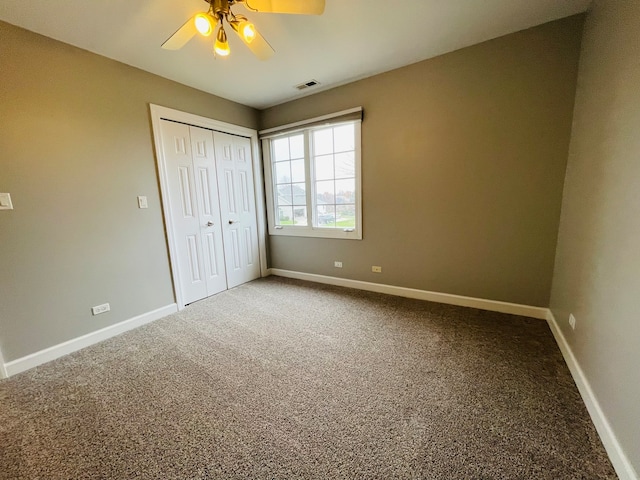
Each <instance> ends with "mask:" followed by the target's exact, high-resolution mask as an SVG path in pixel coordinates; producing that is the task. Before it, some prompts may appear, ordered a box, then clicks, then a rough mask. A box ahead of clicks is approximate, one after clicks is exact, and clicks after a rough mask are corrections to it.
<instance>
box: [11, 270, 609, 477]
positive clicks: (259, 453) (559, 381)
mask: <svg viewBox="0 0 640 480" xmlns="http://www.w3.org/2000/svg"><path fill="white" fill-rule="evenodd" d="M0 460H1V461H0V478H3V479H5V478H7V479H8V478H11V479H36V478H42V479H45V478H46V479H50V478H51V479H58V478H64V479H84V478H91V479H97V478H104V479H128V478H141V479H142V478H143V479H205V478H209V479H213V478H216V479H217V478H220V479H290V478H296V479H297V478H301V479H392V478H398V479H418V478H423V479H507V478H508V479H599V478H616V476H615V473H614V471H613V469H612V467H611V465H610V463H609V461H608V459H607V456H606V454H605V451H604V449H603V447H602V445H601V443H600V440H599V438H598V436H597V434H596V431H595V429H594V427H593V425H592V423H591V421H590V419H589V416H588V414H587V412H586V409H585V407H584V405H583V403H582V402H581V399H580V396H579V394H578V391H577V389H576V387H575V385H574V383H573V380H572V378H571V376H570V374H569V371H568V370H567V367H566V365H565V364H564V362H563V359H562V356H561V354H560V351H559V350H558V348H557V346H556V344H555V343H554V340H553V337H552V335H551V332H550V331H549V329H548V327H547V325H546V323H545V322H544V321H541V320H534V319H530V318H524V317H517V316H511V315H504V314H497V313H491V312H484V311H480V310H475V309H468V308H461V307H453V306H447V305H440V304H435V303H429V302H422V301H417V300H409V299H404V298H397V297H391V296H385V295H379V294H372V293H367V292H360V291H356V290H349V289H340V288H335V287H328V286H322V285H317V284H312V283H305V282H300V281H293V280H286V279H281V278H277V277H270V278H268V279H262V280H258V281H255V282H252V283H249V284H245V285H242V286H240V287H238V288H235V289H233V290H230V291H227V292H223V293H221V294H219V295H216V296H214V297H211V298H209V299H207V300H204V301H202V302H199V303H197V304H194V305H192V306H190V307H188V308H187V309H185V310H184V311H183V312H181V313H179V314H176V315H172V316H170V317H167V318H165V319H162V320H159V321H157V322H155V323H153V324H150V325H147V326H145V327H142V328H140V329H138V330H136V331H132V332H128V333H126V334H123V335H121V336H119V337H117V338H114V339H111V340H108V341H106V342H103V343H101V344H98V345H95V346H93V347H90V348H87V349H85V350H82V351H80V352H77V353H75V354H72V355H69V356H67V357H64V358H61V359H59V360H57V361H55V362H52V363H50V364H48V365H44V366H42V367H38V368H36V369H33V370H31V371H28V372H25V373H23V374H20V375H17V376H15V377H12V378H10V379H8V380H3V381H1V382H0Z"/></svg>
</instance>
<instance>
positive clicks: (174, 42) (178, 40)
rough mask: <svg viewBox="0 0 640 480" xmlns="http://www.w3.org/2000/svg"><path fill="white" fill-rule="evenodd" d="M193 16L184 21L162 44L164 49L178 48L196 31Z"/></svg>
mask: <svg viewBox="0 0 640 480" xmlns="http://www.w3.org/2000/svg"><path fill="white" fill-rule="evenodd" d="M197 32H198V31H197V30H196V22H195V16H193V17H191V18H190V19H189V20H187V21H186V22H184V25H182V26H181V27H180V28H179V29H178V30H176V32H175V33H174V34H173V35H171V36H170V37H169V38H168V39H167V40H166V41H165V42H164V43H163V44H162V48H164V49H165V50H179V49H181V48H182V47H184V45H185V44H186V43H187V42H188V41H189V40H191V39H192V38H193V36H194V35H195V34H196V33H197Z"/></svg>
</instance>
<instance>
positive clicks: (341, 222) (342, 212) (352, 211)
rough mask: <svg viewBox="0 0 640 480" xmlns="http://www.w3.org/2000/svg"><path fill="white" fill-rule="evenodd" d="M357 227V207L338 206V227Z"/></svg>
mask: <svg viewBox="0 0 640 480" xmlns="http://www.w3.org/2000/svg"><path fill="white" fill-rule="evenodd" d="M355 226H356V206H355V205H353V204H351V205H336V227H341V228H349V227H351V228H355Z"/></svg>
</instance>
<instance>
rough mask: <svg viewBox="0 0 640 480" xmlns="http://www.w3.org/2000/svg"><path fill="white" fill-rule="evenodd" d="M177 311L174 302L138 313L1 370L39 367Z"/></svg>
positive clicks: (21, 359) (6, 364) (7, 373)
mask: <svg viewBox="0 0 640 480" xmlns="http://www.w3.org/2000/svg"><path fill="white" fill-rule="evenodd" d="M177 311H178V307H177V305H176V304H175V303H172V304H171V305H167V306H165V307H161V308H158V309H156V310H152V311H150V312H147V313H143V314H142V315H138V316H136V317H133V318H130V319H128V320H124V321H122V322H120V323H116V324H115V325H110V326H108V327H105V328H101V329H100V330H96V331H95V332H91V333H87V334H86V335H82V336H81V337H77V338H74V339H72V340H68V341H66V342H63V343H59V344H58V345H54V346H53V347H49V348H45V349H44V350H40V351H39V352H35V353H32V354H30V355H27V356H25V357H21V358H18V359H16V360H12V361H10V362H7V363H4V365H2V366H1V367H2V368H0V371H1V370H3V369H4V373H5V375H6V377H10V376H11V375H15V374H16V373H20V372H24V371H25V370H29V369H30V368H33V367H37V366H38V365H42V364H43V363H47V362H50V361H52V360H55V359H56V358H60V357H62V356H63V355H67V354H69V353H73V352H76V351H78V350H80V349H82V348H85V347H88V346H90V345H93V344H95V343H98V342H102V341H103V340H107V339H109V338H111V337H115V336H116V335H120V334H121V333H124V332H126V331H128V330H132V329H134V328H137V327H140V326H142V325H144V324H146V323H150V322H153V321H155V320H159V319H161V318H162V317H166V316H167V315H171V314H172V313H175V312H177Z"/></svg>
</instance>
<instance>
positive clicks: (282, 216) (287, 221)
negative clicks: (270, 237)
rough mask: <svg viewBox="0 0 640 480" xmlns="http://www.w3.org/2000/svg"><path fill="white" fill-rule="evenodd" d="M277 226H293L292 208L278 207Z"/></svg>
mask: <svg viewBox="0 0 640 480" xmlns="http://www.w3.org/2000/svg"><path fill="white" fill-rule="evenodd" d="M278 225H293V207H278Z"/></svg>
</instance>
